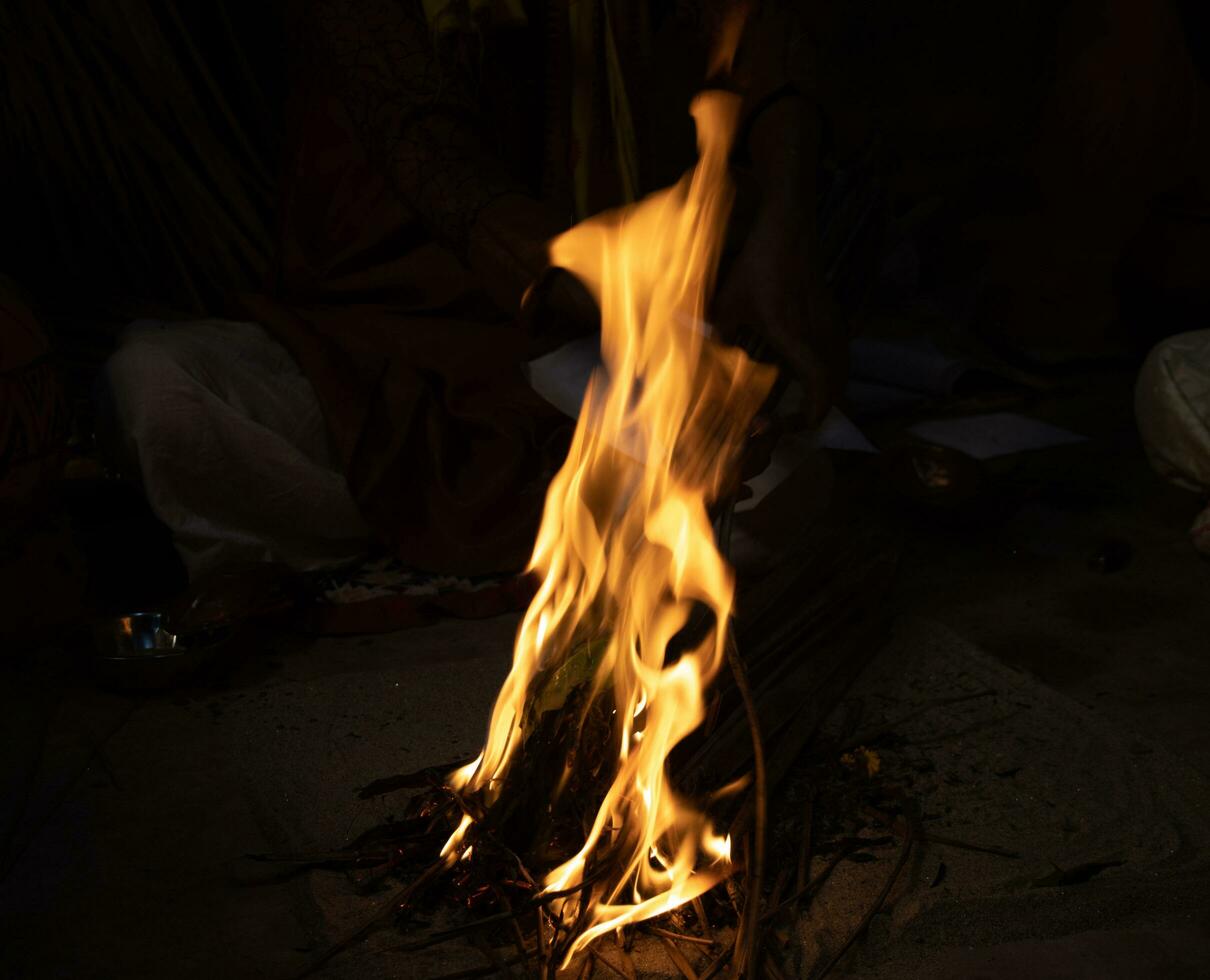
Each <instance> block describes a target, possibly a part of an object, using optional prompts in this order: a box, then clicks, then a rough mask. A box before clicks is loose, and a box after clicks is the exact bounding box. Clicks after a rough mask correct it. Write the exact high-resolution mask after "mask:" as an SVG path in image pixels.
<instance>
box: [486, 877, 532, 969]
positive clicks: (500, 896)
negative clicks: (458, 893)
mask: <svg viewBox="0 0 1210 980" xmlns="http://www.w3.org/2000/svg"><path fill="white" fill-rule="evenodd" d="M492 893H493V894H494V895H495V896H496V901H498V902H499V903H500V907H501V908H502V909H504V914H505V915H507V916H508V917H509V923H510V924H511V925H512V927H513V945H515V946H516V947H517V952H518V953H520V954H521V959H522V961H523V963H524V965H525V973H526V975H527V976H533V970H532V969H531V968H530V965H529V956H528V955H527V954H526V952H525V935H524V934H523V933H522V932H521V923H519V922H518V921H517V916H516V915H514V914H513V906H512V903H511V902H510V901H509V900H508V895H506V894H505V892H504V889H502V888H498V887H497V886H496V885H492Z"/></svg>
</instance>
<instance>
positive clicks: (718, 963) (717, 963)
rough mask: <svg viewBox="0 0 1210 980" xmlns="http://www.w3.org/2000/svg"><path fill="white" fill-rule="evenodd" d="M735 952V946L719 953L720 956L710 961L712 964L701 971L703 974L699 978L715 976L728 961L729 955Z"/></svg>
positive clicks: (706, 979) (704, 979)
mask: <svg viewBox="0 0 1210 980" xmlns="http://www.w3.org/2000/svg"><path fill="white" fill-rule="evenodd" d="M733 952H735V948H734V947H728V948H727V949H724V950H723V951H722V952H721V953H719V954H718V956H716V957H715V958H714V959H713V960H711V961H710V965H709V966H707V967H706V969H704V970H703V971H702V972H701V975H700V976H699V977H698V978H697V980H710V978H711V977H713V976H714V975H715V974H716V973H718V971H719V970H721V969H722V968H723V964H724V963H726V962H727V957H729V956H730V955H731V954H732V953H733Z"/></svg>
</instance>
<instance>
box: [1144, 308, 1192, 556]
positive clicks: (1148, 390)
mask: <svg viewBox="0 0 1210 980" xmlns="http://www.w3.org/2000/svg"><path fill="white" fill-rule="evenodd" d="M1135 416H1136V418H1137V420H1138V426H1139V434H1140V435H1141V436H1142V438H1143V446H1144V448H1145V449H1146V450H1147V457H1148V458H1149V459H1150V460H1151V465H1152V466H1154V467H1155V469H1156V471H1157V472H1158V473H1159V474H1160V475H1161V476H1163V477H1164V478H1165V479H1167V480H1169V481H1171V482H1172V483H1175V484H1177V485H1178V486H1182V487H1185V488H1186V489H1189V490H1195V491H1198V492H1201V493H1210V330H1195V331H1193V332H1191V333H1184V334H1179V335H1178V336H1176V337H1170V338H1169V339H1168V340H1165V341H1164V342H1163V343H1161V344H1159V345H1157V346H1156V348H1155V349H1154V350H1153V351H1152V352H1151V353H1150V354H1149V355H1148V356H1147V360H1146V362H1145V363H1144V364H1143V369H1142V371H1141V372H1140V374H1139V380H1138V384H1137V386H1136V388H1135ZM1190 534H1191V535H1192V537H1193V543H1194V545H1195V547H1197V549H1198V550H1199V551H1201V552H1202V553H1203V554H1207V555H1210V507H1207V508H1206V509H1205V510H1204V511H1203V512H1202V513H1201V514H1199V515H1198V517H1197V519H1196V520H1195V521H1194V523H1193V528H1192V529H1191V531H1190Z"/></svg>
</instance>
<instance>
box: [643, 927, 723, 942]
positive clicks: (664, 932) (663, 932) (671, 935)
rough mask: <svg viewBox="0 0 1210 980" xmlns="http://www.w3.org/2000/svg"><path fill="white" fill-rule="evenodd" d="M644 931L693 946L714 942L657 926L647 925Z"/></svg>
mask: <svg viewBox="0 0 1210 980" xmlns="http://www.w3.org/2000/svg"><path fill="white" fill-rule="evenodd" d="M645 931H646V932H649V933H651V934H652V935H653V936H663V937H664V938H665V939H677V940H680V941H681V942H684V943H693V944H694V945H695V946H713V945H714V942H713V941H712V940H709V939H703V938H702V937H701V936H687V935H685V934H684V933H683V932H673V931H672V930H671V929H661V928H660V927H659V926H647V927H646V929H645Z"/></svg>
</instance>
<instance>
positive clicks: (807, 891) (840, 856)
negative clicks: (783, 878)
mask: <svg viewBox="0 0 1210 980" xmlns="http://www.w3.org/2000/svg"><path fill="white" fill-rule="evenodd" d="M854 850H856V847H855V846H852V845H850V846H849V847H847V848H844V849H842V850H840V851H838V852H837V853H836V856H835V857H833V858H832V860H831V861H829V862H828V863H827V865H826V866H825V867H824V869H823V870H822V871H820V872H819V874H817V875H816V876H815V877H814V878H812V879H811V880H810V881H809V882H808V883H807V884H806V886H805V887H803V888H802V889H801V890H799V891H796V892H795V893H794V894H793V895H791V896H790V897H789V898H787V899H785V900H784V901H783V902H781V903H780V904H779V905H777V906H775V907H774V908H771V909H770V910H769V911H768V912H766V913H765V914H764V915H763V916H761V922H768V921H770V920H771V919H773V918H775V917H776V916H777V914H778V913H779V912H781V911H782V910H783V909H786V908H788V907H789V906H791V905H793V904H794V903H795V902H797V901H798V900H799V899H801V898H804V897H805V896H807V895H813V894H815V891H816V890H817V889H818V888H819V886H820V885H822V884H823V883H824V882H825V881H827V879H828V877H829V876H830V875H831V874H832V872H833V871H835V870H836V866H837V865H838V864H840V862H841V861H843V860H844V859H845V858H846V857H848V856H849V855H850V854H852V853H853V851H854Z"/></svg>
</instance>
